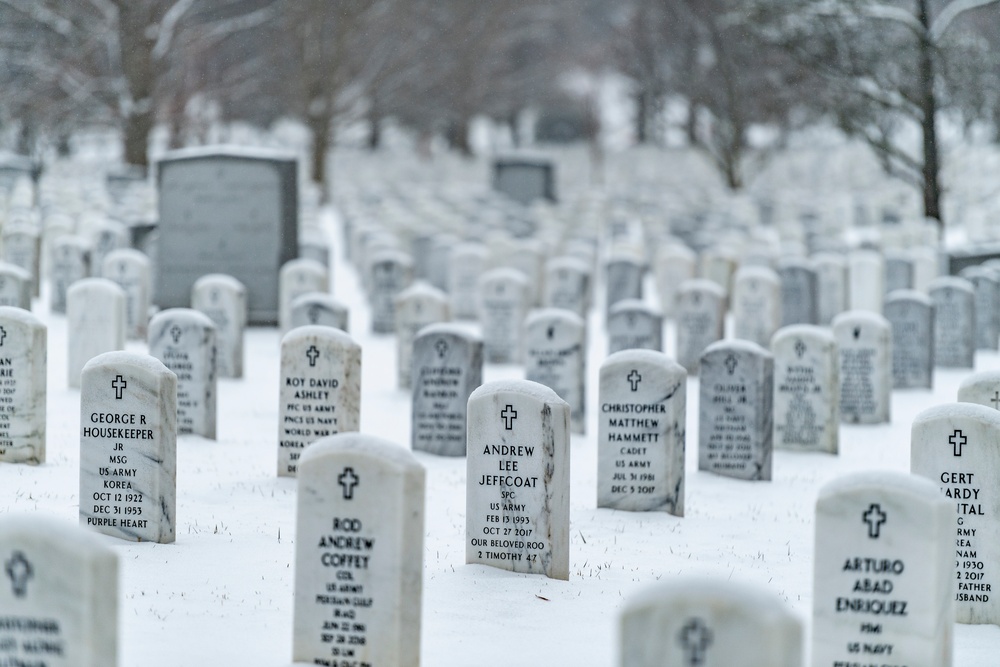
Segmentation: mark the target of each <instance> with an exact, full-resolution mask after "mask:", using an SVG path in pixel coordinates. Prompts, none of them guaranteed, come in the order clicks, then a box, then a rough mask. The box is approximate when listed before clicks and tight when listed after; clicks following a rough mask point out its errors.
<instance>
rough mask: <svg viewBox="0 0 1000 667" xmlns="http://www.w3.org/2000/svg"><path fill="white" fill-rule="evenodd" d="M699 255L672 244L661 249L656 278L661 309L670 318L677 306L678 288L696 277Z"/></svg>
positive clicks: (656, 265) (658, 253)
mask: <svg viewBox="0 0 1000 667" xmlns="http://www.w3.org/2000/svg"><path fill="white" fill-rule="evenodd" d="M697 269H698V255H697V254H695V252H694V251H693V250H691V249H690V248H688V247H687V246H683V245H679V244H676V243H671V244H667V245H665V246H663V247H662V248H660V250H659V252H657V255H656V263H655V265H654V271H653V273H654V276H655V280H656V291H657V293H658V295H659V297H660V308H661V309H662V310H663V313H664V314H665V315H666V316H667V317H670V316H672V315H673V313H674V309H675V308H676V305H677V288H678V286H679V285H680V284H681V283H683V282H684V281H685V280H691V279H693V278H694V277H695V274H696V272H697Z"/></svg>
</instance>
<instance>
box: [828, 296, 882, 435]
mask: <svg viewBox="0 0 1000 667" xmlns="http://www.w3.org/2000/svg"><path fill="white" fill-rule="evenodd" d="M891 336H892V333H891V331H890V329H889V322H887V321H886V319H885V318H884V317H882V316H881V315H877V314H875V313H872V312H869V311H863V310H849V311H847V312H846V313H841V314H840V315H838V316H837V317H835V318H834V319H833V337H834V339H835V340H836V341H837V351H838V354H839V355H840V420H841V421H842V422H845V423H849V424H882V423H885V422H888V421H889V420H890V412H891V407H892V401H891V400H890V394H891V391H892V382H891V364H892V338H891Z"/></svg>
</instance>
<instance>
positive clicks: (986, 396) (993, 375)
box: [958, 371, 1000, 410]
mask: <svg viewBox="0 0 1000 667" xmlns="http://www.w3.org/2000/svg"><path fill="white" fill-rule="evenodd" d="M958 400H959V402H960V403H978V404H979V405H985V406H986V407H988V408H993V409H994V410H1000V371H980V372H979V373H973V374H972V375H970V376H968V377H967V378H965V379H964V380H962V384H961V385H959V387H958Z"/></svg>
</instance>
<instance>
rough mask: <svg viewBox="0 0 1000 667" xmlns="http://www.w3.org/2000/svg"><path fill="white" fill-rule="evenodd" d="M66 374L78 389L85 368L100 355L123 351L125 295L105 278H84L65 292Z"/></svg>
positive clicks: (69, 381) (72, 384) (72, 385)
mask: <svg viewBox="0 0 1000 667" xmlns="http://www.w3.org/2000/svg"><path fill="white" fill-rule="evenodd" d="M66 329H67V336H66V340H67V344H68V347H69V350H68V354H67V374H68V384H69V386H70V387H79V386H80V372H81V371H82V370H83V367H84V365H85V364H86V363H87V362H88V361H90V360H91V359H93V358H94V357H96V356H97V355H99V354H101V353H103V352H112V351H115V350H124V349H125V293H124V292H123V291H122V288H121V287H119V286H118V285H116V284H114V283H113V282H111V281H110V280H108V279H107V278H85V279H83V280H80V281H77V282H75V283H73V285H71V286H70V288H69V291H68V292H67V293H66Z"/></svg>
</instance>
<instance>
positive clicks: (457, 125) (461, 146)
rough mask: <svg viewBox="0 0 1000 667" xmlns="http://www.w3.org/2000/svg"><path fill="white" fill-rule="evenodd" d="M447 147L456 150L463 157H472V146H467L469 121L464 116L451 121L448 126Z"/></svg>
mask: <svg viewBox="0 0 1000 667" xmlns="http://www.w3.org/2000/svg"><path fill="white" fill-rule="evenodd" d="M447 139H448V145H449V146H451V147H452V148H453V149H454V150H457V151H458V152H459V153H461V154H462V156H463V157H472V146H471V144H469V119H468V118H467V117H465V116H463V117H462V118H459V119H456V120H453V121H452V122H451V123H450V124H449V125H448V132H447Z"/></svg>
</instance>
